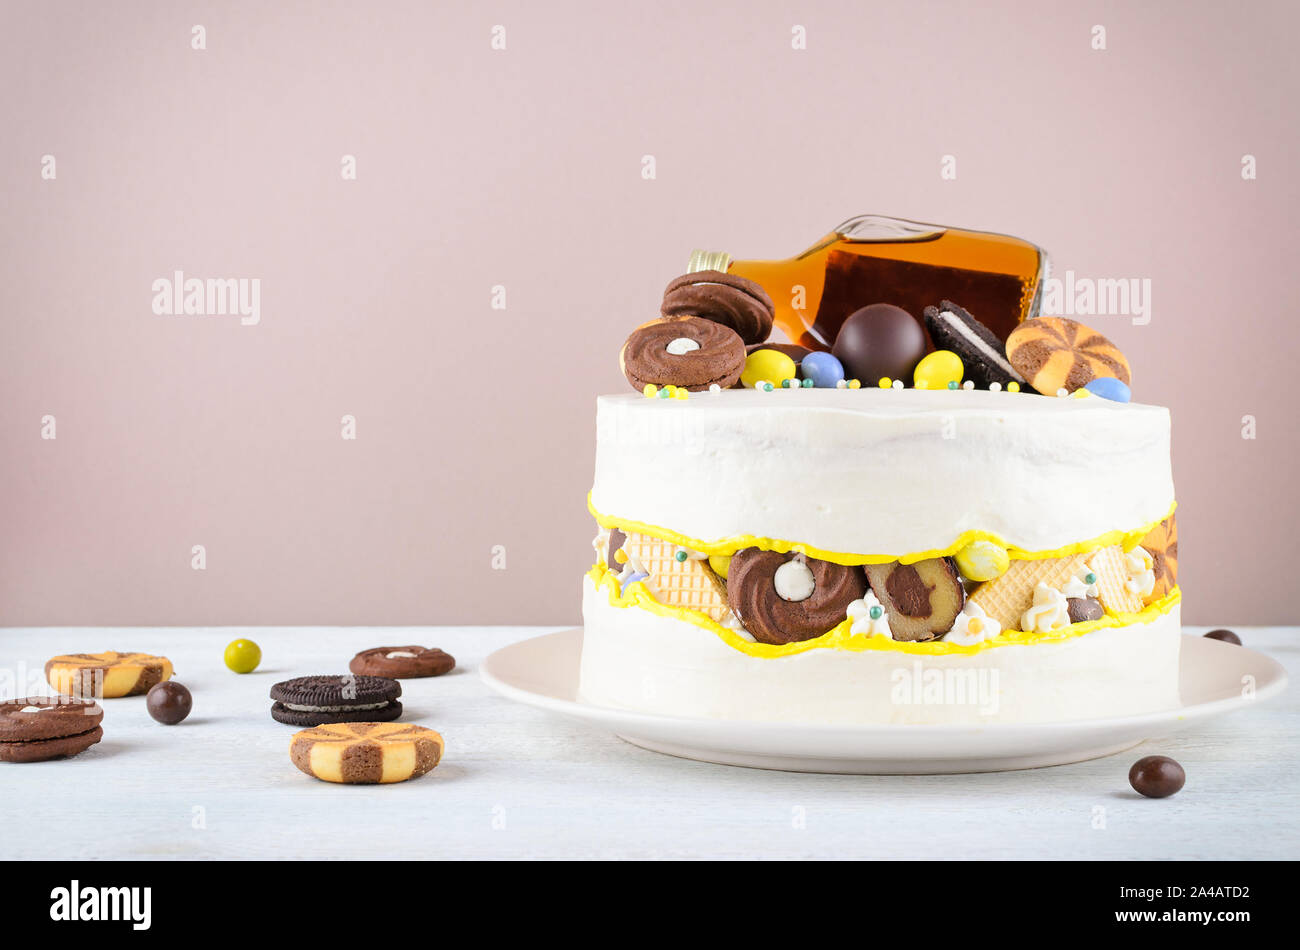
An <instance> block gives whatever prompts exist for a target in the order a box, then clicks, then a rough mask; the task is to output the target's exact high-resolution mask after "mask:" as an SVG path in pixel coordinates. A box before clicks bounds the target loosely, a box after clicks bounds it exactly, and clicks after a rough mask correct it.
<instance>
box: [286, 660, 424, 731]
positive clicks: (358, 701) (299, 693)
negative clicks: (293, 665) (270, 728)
mask: <svg viewBox="0 0 1300 950" xmlns="http://www.w3.org/2000/svg"><path fill="white" fill-rule="evenodd" d="M401 695H402V685H401V684H400V683H398V682H397V680H395V679H389V678H387V677H384V676H356V675H354V674H352V673H349V674H347V675H344V676H300V677H298V678H297V679H292V680H285V681H284V682H283V683H276V684H275V685H274V686H272V687H271V698H272V699H274V700H275V701H276V702H275V705H273V706H272V707H271V718H272V719H274V720H275V721H276V722H282V723H284V724H285V725H288V726H321V725H325V724H326V723H333V722H391V721H392V720H394V719H396V718H398V717H399V716H401V715H402V704H401V703H399V702H398V701H397V697H398V696H401Z"/></svg>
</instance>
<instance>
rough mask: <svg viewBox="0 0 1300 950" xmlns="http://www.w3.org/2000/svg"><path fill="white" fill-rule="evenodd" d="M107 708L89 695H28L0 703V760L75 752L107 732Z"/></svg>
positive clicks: (39, 759)
mask: <svg viewBox="0 0 1300 950" xmlns="http://www.w3.org/2000/svg"><path fill="white" fill-rule="evenodd" d="M103 718H104V710H103V709H102V708H100V706H99V704H98V703H96V702H94V701H92V700H88V699H76V698H73V697H68V696H29V697H27V698H26V699H10V700H6V701H4V702H2V703H0V762H42V761H44V760H46V759H57V758H60V757H62V756H69V755H76V754H77V753H78V752H82V751H84V750H86V749H88V748H90V747H91V746H92V745H94V744H95V743H96V742H98V741H99V740H100V739H102V738H103V736H104V730H103V729H102V728H101V727H100V722H101V721H102V720H103Z"/></svg>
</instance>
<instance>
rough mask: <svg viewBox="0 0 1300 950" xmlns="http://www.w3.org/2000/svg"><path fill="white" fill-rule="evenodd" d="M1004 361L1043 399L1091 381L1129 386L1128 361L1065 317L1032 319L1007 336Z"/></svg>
mask: <svg viewBox="0 0 1300 950" xmlns="http://www.w3.org/2000/svg"><path fill="white" fill-rule="evenodd" d="M1007 360H1008V362H1010V363H1011V365H1012V366H1014V367H1015V368H1016V370H1017V371H1018V372H1019V373H1020V375H1021V376H1023V377H1024V378H1025V379H1026V380H1028V382H1029V385H1030V386H1033V387H1034V389H1036V390H1038V391H1039V392H1040V393H1042V394H1043V395H1044V396H1055V395H1056V393H1057V392H1058V391H1059V390H1062V389H1064V390H1065V391H1066V392H1071V393H1072V392H1074V391H1075V390H1078V389H1082V388H1083V387H1084V386H1087V385H1088V384H1089V383H1090V382H1092V381H1093V380H1094V379H1100V378H1102V377H1107V376H1109V377H1113V378H1115V379H1118V380H1119V381H1120V382H1121V383H1123V384H1124V385H1125V386H1128V385H1130V384H1131V383H1132V376H1131V373H1130V372H1129V365H1128V360H1127V359H1126V358H1125V357H1124V354H1123V353H1121V352H1120V351H1119V347H1117V346H1116V345H1115V344H1114V343H1112V342H1110V340H1108V339H1106V338H1105V337H1104V336H1102V335H1101V334H1100V333H1098V332H1097V331H1096V330H1094V329H1092V328H1091V327H1086V326H1084V325H1083V324H1082V323H1078V322H1076V321H1074V320H1067V319H1066V318H1065V317H1034V318H1033V319H1032V320H1026V321H1025V322H1024V323H1022V324H1020V326H1018V327H1016V328H1015V329H1014V330H1012V331H1011V335H1010V336H1008V337H1007Z"/></svg>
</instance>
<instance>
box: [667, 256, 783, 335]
mask: <svg viewBox="0 0 1300 950" xmlns="http://www.w3.org/2000/svg"><path fill="white" fill-rule="evenodd" d="M659 312H660V313H662V314H663V315H664V316H665V317H703V318H704V319H705V320H712V321H713V322H714V323H720V324H722V325H723V326H724V327H730V328H731V329H732V330H735V331H736V333H738V334H739V335H740V338H741V339H742V340H744V341H745V343H747V344H752V343H762V342H763V341H764V340H766V339H767V338H768V336H770V335H771V333H772V317H773V315H774V314H775V313H776V308H775V307H774V306H773V305H772V298H771V297H769V296H768V295H767V291H766V290H764V289H763V288H762V287H761V286H759V285H758V284H756V283H754V282H753V281H752V280H746V279H745V278H744V277H738V276H736V275H734V274H727V273H724V272H723V271H719V270H702V271H696V272H695V273H694V274H683V275H682V276H681V277H677V278H675V279H673V280H672V281H670V282H669V284H668V286H667V287H666V288H664V302H663V304H662V305H661V306H660V308H659Z"/></svg>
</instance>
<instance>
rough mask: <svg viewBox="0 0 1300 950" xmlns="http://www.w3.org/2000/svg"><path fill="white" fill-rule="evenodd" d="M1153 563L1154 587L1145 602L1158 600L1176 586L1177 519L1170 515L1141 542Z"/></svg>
mask: <svg viewBox="0 0 1300 950" xmlns="http://www.w3.org/2000/svg"><path fill="white" fill-rule="evenodd" d="M1141 546H1142V547H1144V548H1146V549H1147V553H1149V554H1150V555H1151V559H1152V561H1154V562H1155V563H1154V568H1153V570H1154V571H1155V575H1156V584H1155V587H1154V588H1153V589H1152V590H1151V593H1150V594H1148V595H1147V597H1146V598H1145V599H1146V602H1147V603H1151V601H1153V600H1159V599H1160V598H1161V597H1164V596H1165V595H1166V594H1168V593H1169V592H1170V591H1171V590H1173V589H1174V588H1175V587H1177V586H1178V519H1177V518H1176V517H1175V516H1174V515H1170V516H1169V517H1168V518H1166V519H1165V520H1164V521H1162V522H1160V523H1159V524H1158V525H1156V526H1155V527H1154V528H1152V529H1151V530H1150V531H1148V532H1147V535H1146V537H1145V538H1143V539H1142V541H1141Z"/></svg>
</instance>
